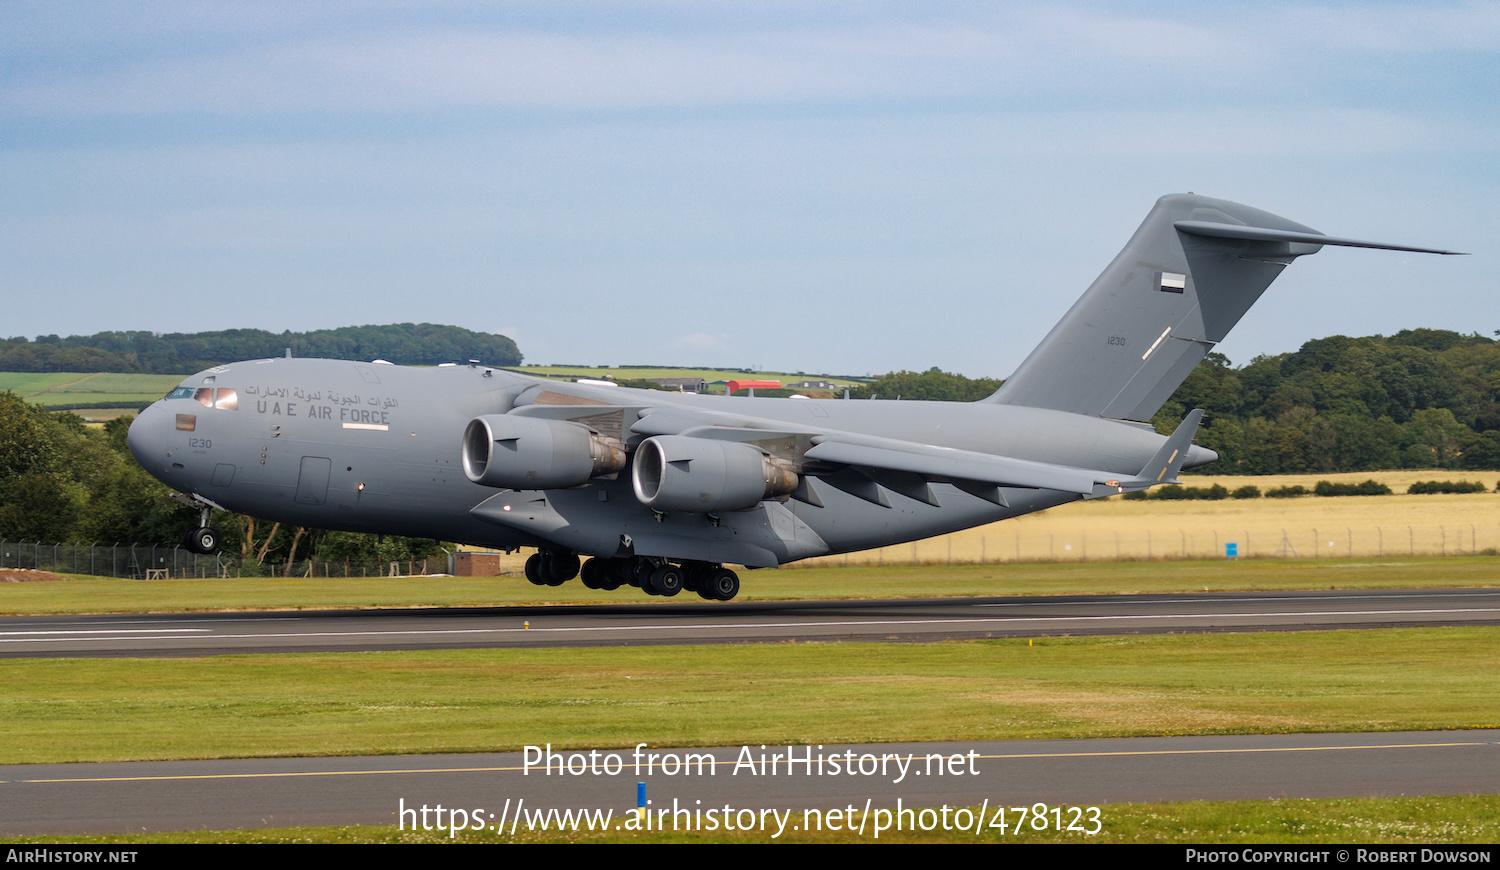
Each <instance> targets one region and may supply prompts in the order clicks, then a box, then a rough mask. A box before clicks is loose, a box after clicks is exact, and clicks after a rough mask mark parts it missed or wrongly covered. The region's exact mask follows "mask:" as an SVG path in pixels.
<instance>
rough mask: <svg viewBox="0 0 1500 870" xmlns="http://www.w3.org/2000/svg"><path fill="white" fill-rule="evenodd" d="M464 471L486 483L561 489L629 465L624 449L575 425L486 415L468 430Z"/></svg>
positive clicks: (524, 487) (513, 487) (476, 418)
mask: <svg viewBox="0 0 1500 870" xmlns="http://www.w3.org/2000/svg"><path fill="white" fill-rule="evenodd" d="M463 462H464V474H465V475H467V476H468V478H469V480H472V481H474V482H475V483H480V484H484V485H485V486H497V487H504V488H506V489H562V488H564V487H569V486H580V485H582V484H584V483H587V482H588V481H589V479H591V478H594V477H599V476H600V475H604V474H613V473H615V472H617V471H619V470H620V469H622V468H624V467H625V448H624V446H623V445H621V444H619V443H618V442H615V441H609V440H607V439H604V438H601V437H599V436H598V435H595V434H594V433H592V432H590V431H589V430H588V429H586V428H584V427H583V426H580V425H578V424H577V423H569V422H566V421H563V420H539V419H536V418H534V417H515V416H512V415H510V414H487V415H485V416H483V417H475V418H474V419H473V420H470V421H469V426H468V428H467V429H465V430H464V448H463Z"/></svg>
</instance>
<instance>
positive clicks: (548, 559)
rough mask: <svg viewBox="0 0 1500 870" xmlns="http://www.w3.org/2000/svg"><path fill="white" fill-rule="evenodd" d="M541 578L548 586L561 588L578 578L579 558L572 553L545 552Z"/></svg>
mask: <svg viewBox="0 0 1500 870" xmlns="http://www.w3.org/2000/svg"><path fill="white" fill-rule="evenodd" d="M541 576H542V577H544V578H546V583H547V585H548V586H561V585H563V584H564V583H566V582H568V581H569V580H572V579H573V578H574V577H577V576H578V557H577V556H575V555H574V554H572V553H551V552H547V551H543V553H542V570H541Z"/></svg>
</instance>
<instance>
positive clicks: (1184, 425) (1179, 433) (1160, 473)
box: [1120, 408, 1203, 492]
mask: <svg viewBox="0 0 1500 870" xmlns="http://www.w3.org/2000/svg"><path fill="white" fill-rule="evenodd" d="M1202 422H1203V409H1202V408H1194V409H1193V410H1192V411H1189V412H1188V415H1187V416H1186V417H1184V418H1183V420H1182V422H1181V423H1179V424H1177V429H1176V431H1174V432H1173V433H1172V434H1171V435H1170V436H1168V437H1167V443H1165V444H1163V445H1162V446H1161V449H1160V450H1158V451H1156V455H1155V456H1153V457H1151V461H1150V462H1147V463H1146V465H1145V467H1143V468H1142V469H1141V474H1140V476H1139V477H1137V478H1135V479H1134V480H1122V481H1120V486H1121V488H1123V489H1124V490H1125V491H1126V492H1131V491H1134V490H1141V489H1146V488H1147V487H1151V486H1156V485H1157V484H1158V483H1176V482H1177V472H1179V471H1181V470H1182V463H1183V460H1185V459H1187V456H1188V449H1189V448H1191V447H1192V446H1193V436H1195V435H1197V434H1198V424H1200V423H1202Z"/></svg>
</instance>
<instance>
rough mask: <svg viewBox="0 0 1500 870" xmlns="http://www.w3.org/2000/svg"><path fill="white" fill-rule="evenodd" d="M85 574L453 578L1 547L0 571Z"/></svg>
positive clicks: (351, 567) (441, 563) (13, 544)
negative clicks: (15, 570) (19, 570)
mask: <svg viewBox="0 0 1500 870" xmlns="http://www.w3.org/2000/svg"><path fill="white" fill-rule="evenodd" d="M5 568H12V569H21V570H30V571H47V572H49V573H53V574H89V575H93V576H97V577H129V578H135V579H138V580H152V579H162V580H167V579H182V578H203V579H207V578H210V577H409V576H413V575H421V574H434V573H452V566H451V562H450V557H448V556H446V555H439V556H435V557H432V558H430V559H412V560H403V561H399V562H351V561H349V560H344V561H339V562H319V561H314V560H311V559H307V560H299V561H296V562H292V563H290V564H288V563H286V562H275V563H272V562H266V563H263V564H256V563H254V562H252V561H248V560H247V561H241V560H239V559H236V558H233V557H231V556H228V555H226V554H224V553H222V552H219V553H213V554H210V555H206V556H205V555H202V554H199V553H194V552H191V551H189V550H187V549H184V548H182V547H165V546H161V545H159V544H158V545H154V546H153V545H150V544H128V545H123V544H114V545H109V544H104V545H100V544H48V543H42V542H39V541H0V569H5Z"/></svg>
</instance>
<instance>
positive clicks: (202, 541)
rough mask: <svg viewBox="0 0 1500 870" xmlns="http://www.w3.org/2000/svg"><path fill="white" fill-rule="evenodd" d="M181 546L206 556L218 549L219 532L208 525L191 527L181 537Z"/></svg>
mask: <svg viewBox="0 0 1500 870" xmlns="http://www.w3.org/2000/svg"><path fill="white" fill-rule="evenodd" d="M182 546H183V547H184V548H186V549H187V550H188V551H190V552H193V553H197V554H199V555H200V556H207V555H208V554H210V553H212V552H213V551H215V550H217V549H219V533H218V532H216V531H214V530H213V529H210V528H209V527H208V526H202V527H200V528H196V529H193V530H192V531H190V532H188V533H187V534H186V535H184V536H183V538H182Z"/></svg>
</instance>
